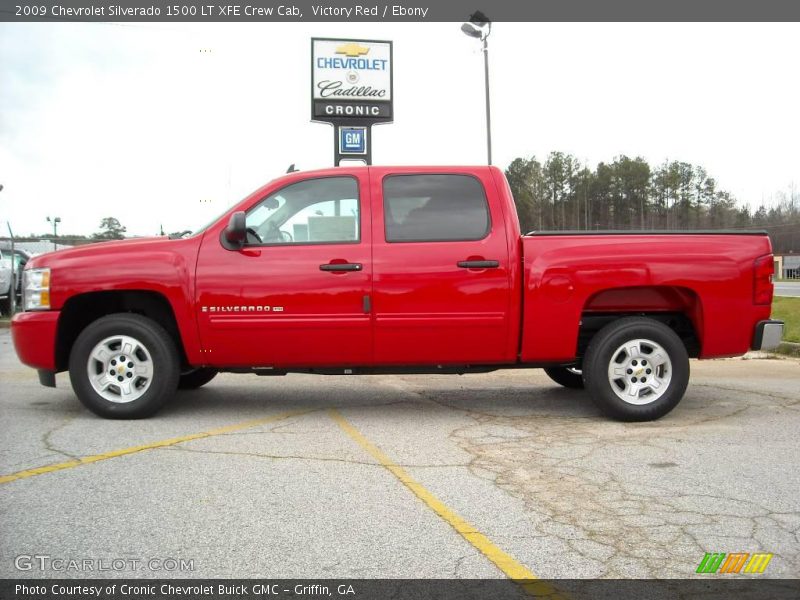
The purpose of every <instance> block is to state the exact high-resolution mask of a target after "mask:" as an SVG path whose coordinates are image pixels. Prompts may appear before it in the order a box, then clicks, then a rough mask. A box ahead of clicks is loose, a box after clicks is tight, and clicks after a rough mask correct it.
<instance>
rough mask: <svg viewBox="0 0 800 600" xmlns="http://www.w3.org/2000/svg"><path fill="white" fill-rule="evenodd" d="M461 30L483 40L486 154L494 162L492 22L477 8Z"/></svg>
mask: <svg viewBox="0 0 800 600" xmlns="http://www.w3.org/2000/svg"><path fill="white" fill-rule="evenodd" d="M461 31H463V32H464V33H465V34H467V35H468V36H469V37H474V38H477V39H479V40H481V41H482V42H483V81H484V84H485V87H486V154H487V157H488V160H489V164H492V111H491V108H490V105H489V45H488V43H487V41H486V38H488V37H489V34H490V33H492V22H491V21H490V20H489V18H488V17H487V16H486V15H484V14H483V13H482V12H481V11H479V10H477V11H475V12H474V13H472V14H471V15H470V16H469V21H466V22H465V23H464V24H463V25H462V26H461Z"/></svg>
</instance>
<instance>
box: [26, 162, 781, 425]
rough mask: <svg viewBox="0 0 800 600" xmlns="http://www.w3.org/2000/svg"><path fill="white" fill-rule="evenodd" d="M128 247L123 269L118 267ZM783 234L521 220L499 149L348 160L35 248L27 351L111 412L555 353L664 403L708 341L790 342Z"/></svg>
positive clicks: (633, 399) (643, 416) (608, 390)
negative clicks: (182, 392) (489, 156)
mask: <svg viewBox="0 0 800 600" xmlns="http://www.w3.org/2000/svg"><path fill="white" fill-rule="evenodd" d="M111 265H113V268H110V266H111ZM772 273H773V260H772V250H771V246H770V241H769V238H768V237H767V235H766V234H765V233H761V232H759V233H751V232H747V233H742V232H725V231H707V232H691V233H690V232H678V231H661V232H652V231H650V232H594V231H592V232H577V231H576V232H540V233H532V234H528V235H522V236H521V235H520V230H519V221H518V219H517V214H516V210H515V206H514V201H513V198H512V197H511V191H510V189H509V186H508V183H507V182H506V180H505V177H504V176H503V173H502V172H501V171H500V170H499V169H497V168H495V167H486V166H483V167H352V168H351V167H340V168H334V169H328V170H322V171H313V172H306V173H297V172H295V173H291V174H288V175H286V176H284V177H281V178H279V179H276V180H274V181H272V182H271V183H269V184H267V185H266V186H264V187H262V188H261V189H259V190H257V191H256V192H255V193H253V194H251V195H250V196H249V197H247V198H246V199H245V200H243V201H242V202H240V203H239V204H238V205H236V206H234V207H233V208H231V209H230V210H229V211H228V212H227V213H226V214H225V215H223V216H222V217H221V218H220V219H219V220H217V221H215V222H213V223H212V224H210V225H208V226H207V227H205V228H204V229H202V230H201V231H198V232H197V233H195V234H194V235H191V236H190V237H187V238H185V239H168V238H165V237H160V238H153V239H136V240H127V241H120V242H109V243H103V244H96V245H91V246H82V247H80V248H74V249H69V250H62V251H59V252H54V253H50V254H45V255H41V256H37V257H35V258H33V259H31V260H30V262H28V264H27V266H26V268H25V271H24V281H23V288H24V289H23V304H24V312H21V313H19V314H17V315H16V316H15V317H14V319H13V322H12V334H13V339H14V345H15V347H16V350H17V353H18V355H19V357H20V359H21V360H22V362H24V363H25V364H26V365H29V366H31V367H34V368H35V369H38V371H39V379H40V381H41V382H42V383H43V384H44V385H48V386H54V385H55V375H56V373H59V372H62V371H69V374H70V379H71V381H72V387H73V389H74V390H75V393H76V394H77V396H78V398H80V400H81V402H83V403H84V404H85V405H86V406H87V407H88V408H89V409H90V410H92V411H94V412H95V413H97V414H98V415H101V416H103V417H111V418H139V417H146V416H149V415H152V414H153V413H155V412H156V411H157V410H158V409H159V408H160V407H161V406H162V405H163V404H164V403H165V402H166V401H167V400H168V399H169V398H170V397H171V396H173V395H174V393H175V391H176V389H178V388H197V387H200V386H202V385H204V384H206V383H208V382H209V381H211V379H213V377H214V376H215V375H216V374H217V372H219V371H227V372H237V373H257V374H259V375H284V374H286V373H290V372H304V373H320V374H333V375H342V374H347V375H350V374H352V375H357V374H361V373H398V372H401V373H453V374H460V373H470V372H487V371H492V370H495V369H501V368H530V367H543V368H544V369H545V370H546V372H547V374H548V375H549V376H550V377H551V378H552V379H553V380H555V381H556V382H557V383H559V384H561V385H564V386H567V387H574V388H580V387H584V386H585V387H586V388H587V389H588V392H589V394H590V395H591V397H592V398H593V399H594V401H595V402H596V403H597V404H598V406H599V407H600V408H601V409H602V410H603V411H604V412H605V413H606V414H608V415H610V416H611V417H614V418H617V419H623V420H628V421H645V420H651V419H657V418H659V417H661V416H663V415H665V414H666V413H668V412H669V411H670V410H672V409H673V408H674V407H675V406H676V405H677V404H678V402H679V401H680V399H681V397H682V396H683V394H684V392H685V390H686V386H687V383H688V381H689V358H690V357H696V358H701V359H702V358H715V357H723V356H736V355H741V354H744V353H745V352H747V351H748V350H750V349H751V348H753V349H769V348H773V347H775V346H776V345H777V344H778V342H779V341H780V338H781V334H782V331H783V323H782V322H780V321H774V320H770V318H769V317H770V309H771V303H772V293H773V286H772Z"/></svg>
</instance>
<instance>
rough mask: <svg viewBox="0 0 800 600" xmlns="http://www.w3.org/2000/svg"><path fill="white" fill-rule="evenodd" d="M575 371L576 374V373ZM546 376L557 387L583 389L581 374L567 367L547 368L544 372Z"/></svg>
mask: <svg viewBox="0 0 800 600" xmlns="http://www.w3.org/2000/svg"><path fill="white" fill-rule="evenodd" d="M576 371H577V372H576ZM544 372H545V373H547V376H548V377H549V378H550V379H552V380H553V381H555V382H556V383H557V384H559V385H563V386H564V387H565V388H571V389H573V390H582V389H583V374H582V373H581V371H580V370H579V369H568V368H567V367H548V368H546V369H545V370H544Z"/></svg>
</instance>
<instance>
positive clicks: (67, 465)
mask: <svg viewBox="0 0 800 600" xmlns="http://www.w3.org/2000/svg"><path fill="white" fill-rule="evenodd" d="M312 410H314V409H305V410H293V411H289V412H284V413H280V414H278V415H273V416H271V417H266V418H263V419H253V420H252V421H243V422H242V423H235V424H233V425H226V426H225V427H218V428H216V429H209V430H208V431H202V432H200V433H192V434H189V435H182V436H180V437H174V438H170V439H168V440H161V441H159V442H152V443H150V444H142V445H141V446H131V447H130V448H122V449H120V450H112V451H110V452H104V453H103V454H94V455H92V456H84V457H83V458H77V459H75V460H69V461H67V462H62V463H55V464H52V465H45V466H43V467H36V468H34V469H26V470H25V471H18V472H16V473H11V474H9V475H3V476H0V483H9V482H11V481H16V480H17V479H25V478H26V477H35V476H36V475H44V474H45V473H53V472H55V471H63V470H64V469H71V468H73V467H80V466H81V465H88V464H90V463H95V462H98V461H101V460H108V459H109V458H117V457H118V456H126V455H128V454H135V453H137V452H142V451H144V450H153V449H154V448H164V447H166V446H174V445H175V444H181V443H183V442H189V441H191V440H199V439H202V438H207V437H211V436H214V435H220V434H222V433H231V432H232V431H239V430H241V429H247V428H249V427H257V426H258V425H265V424H266V423H272V422H274V421H282V420H283V419H288V418H289V417H295V416H297V415H302V414H305V413H308V412H311V411H312Z"/></svg>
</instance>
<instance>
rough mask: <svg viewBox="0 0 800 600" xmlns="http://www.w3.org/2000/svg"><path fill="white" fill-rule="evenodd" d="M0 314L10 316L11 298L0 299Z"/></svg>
mask: <svg viewBox="0 0 800 600" xmlns="http://www.w3.org/2000/svg"><path fill="white" fill-rule="evenodd" d="M0 314H2V315H3V316H5V317H10V316H11V298H2V299H0Z"/></svg>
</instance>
